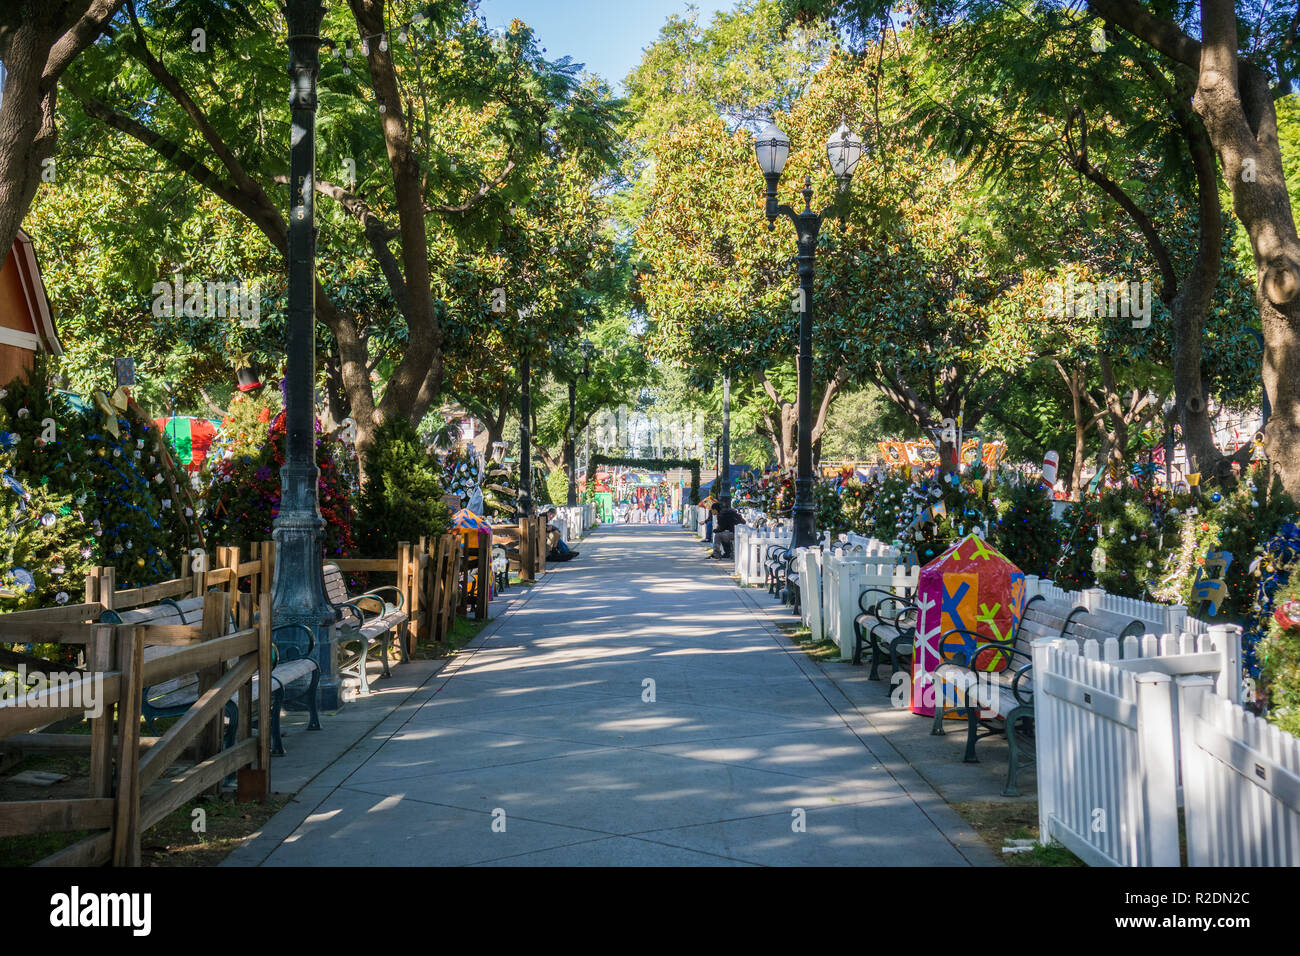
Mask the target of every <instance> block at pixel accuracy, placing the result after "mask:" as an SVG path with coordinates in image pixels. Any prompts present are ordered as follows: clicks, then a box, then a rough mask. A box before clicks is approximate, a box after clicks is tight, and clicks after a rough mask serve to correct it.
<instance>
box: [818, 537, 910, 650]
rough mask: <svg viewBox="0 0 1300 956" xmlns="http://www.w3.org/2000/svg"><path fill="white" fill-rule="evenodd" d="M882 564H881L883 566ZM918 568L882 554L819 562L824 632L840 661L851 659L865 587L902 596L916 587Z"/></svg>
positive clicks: (829, 556) (834, 555)
mask: <svg viewBox="0 0 1300 956" xmlns="http://www.w3.org/2000/svg"><path fill="white" fill-rule="evenodd" d="M882 562H883V563H882ZM919 570H920V569H919V568H917V567H915V566H912V567H908V566H906V565H899V564H896V563H895V558H894V557H892V556H891V557H884V556H881V555H866V554H857V553H854V552H852V551H850V552H849V553H847V554H842V553H840V552H835V553H832V554H827V555H826V557H825V558H824V559H823V561H822V575H823V579H824V581H825V585H824V591H825V593H824V596H823V599H822V605H823V611H822V613H823V616H824V625H823V627H824V631H825V635H826V637H827V638H829V639H830V640H833V641H834V642H835V644H836V646H837V647H838V648H839V649H840V660H852V659H853V647H854V644H855V642H856V636H855V635H854V632H853V619H854V618H855V617H857V616H858V613H859V612H860V610H861V608H860V606H859V604H858V598H859V597H860V596H861V595H862V592H863V591H864V590H865V589H867V588H880V589H881V590H885V591H893V592H894V593H895V594H898V595H902V594H904V593H906V592H908V591H911V590H914V589H915V588H916V580H917V575H918V573H919Z"/></svg>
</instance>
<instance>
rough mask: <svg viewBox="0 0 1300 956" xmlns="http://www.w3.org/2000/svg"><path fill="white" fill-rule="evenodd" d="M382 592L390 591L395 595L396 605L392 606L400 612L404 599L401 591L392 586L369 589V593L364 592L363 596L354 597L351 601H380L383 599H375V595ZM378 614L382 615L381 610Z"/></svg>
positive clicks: (386, 585)
mask: <svg viewBox="0 0 1300 956" xmlns="http://www.w3.org/2000/svg"><path fill="white" fill-rule="evenodd" d="M384 591H392V592H393V593H394V594H396V595H397V603H396V604H395V605H393V606H394V607H396V608H398V609H399V610H400V609H401V607H402V604H403V602H404V601H405V600H406V599H405V598H404V597H403V596H402V592H401V589H400V588H398V587H397V586H396V585H393V584H385V585H382V586H380V587H377V588H371V589H370V590H369V591H367V592H365V593H364V594H358V595H356V596H355V597H354V598H353V599H352V600H353V601H357V602H359V601H360V600H361V599H362V598H373V599H374V600H376V601H382V600H383V599H382V598H379V597H377V595H378V594H380V593H382V592H384ZM380 613H383V609H382V608H381V609H380Z"/></svg>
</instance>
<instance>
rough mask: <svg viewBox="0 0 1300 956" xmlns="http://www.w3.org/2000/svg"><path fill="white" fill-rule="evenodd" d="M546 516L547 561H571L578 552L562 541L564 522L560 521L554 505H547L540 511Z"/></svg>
mask: <svg viewBox="0 0 1300 956" xmlns="http://www.w3.org/2000/svg"><path fill="white" fill-rule="evenodd" d="M542 516H543V517H544V518H546V524H547V532H546V538H547V542H548V544H549V548H548V549H547V552H546V560H547V561H571V560H573V559H574V558H576V557H577V556H578V552H577V551H576V550H574V549H573V548H570V547H569V546H568V544H566V543H565V541H564V537H563V535H564V524H563V522H561V521H560V517H559V514H558V513H557V512H556V510H555V508H554V507H549V508H547V509H546V510H545V511H543V512H542Z"/></svg>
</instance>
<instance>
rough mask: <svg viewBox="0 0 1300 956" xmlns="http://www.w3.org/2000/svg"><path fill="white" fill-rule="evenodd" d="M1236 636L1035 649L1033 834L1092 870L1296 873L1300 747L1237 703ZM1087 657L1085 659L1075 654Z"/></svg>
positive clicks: (1212, 632) (1221, 632) (1044, 644)
mask: <svg viewBox="0 0 1300 956" xmlns="http://www.w3.org/2000/svg"><path fill="white" fill-rule="evenodd" d="M1240 643H1241V630H1240V628H1238V627H1235V626H1232V625H1211V626H1209V627H1207V628H1205V630H1204V632H1202V633H1194V632H1192V631H1184V632H1183V633H1181V634H1179V635H1177V636H1176V637H1175V636H1172V635H1164V636H1162V637H1159V638H1157V637H1155V636H1153V635H1149V634H1148V635H1146V636H1145V637H1143V638H1141V639H1138V638H1128V639H1126V640H1125V641H1124V642H1120V641H1117V640H1114V639H1112V640H1109V641H1106V642H1105V643H1104V644H1103V645H1100V646H1099V645H1098V644H1096V642H1092V641H1089V642H1085V643H1084V644H1083V646H1082V648H1080V647H1079V646H1078V645H1076V644H1075V643H1074V642H1072V641H1061V640H1054V641H1040V642H1037V643H1036V644H1035V645H1034V647H1033V656H1034V722H1035V738H1036V740H1035V743H1036V750H1037V753H1038V767H1037V778H1038V806H1039V828H1040V830H1039V832H1040V835H1041V839H1043V840H1044V842H1046V841H1048V840H1057V841H1059V842H1061V843H1063V844H1064V845H1065V846H1066V847H1068V848H1069V849H1070V850H1071V851H1072V852H1074V853H1075V854H1076V855H1077V856H1079V857H1080V858H1081V859H1083V860H1084V861H1085V862H1087V863H1089V864H1091V865H1106V866H1178V865H1179V863H1180V857H1179V848H1178V846H1179V839H1178V815H1177V809H1178V807H1179V806H1180V805H1181V806H1182V807H1183V808H1184V816H1185V820H1186V835H1187V860H1188V864H1189V865H1191V866H1266V865H1296V864H1300V741H1297V740H1296V739H1295V738H1293V737H1291V736H1290V735H1289V734H1286V733H1284V732H1282V731H1279V730H1278V729H1277V728H1275V727H1272V726H1271V725H1269V724H1267V723H1265V722H1264V721H1261V720H1259V719H1258V718H1256V717H1253V716H1252V715H1250V714H1248V713H1247V712H1246V711H1245V710H1244V709H1242V708H1241V707H1240V706H1239V704H1238V703H1237V698H1236V697H1235V695H1236V694H1237V693H1239V691H1240V687H1241V682H1240V666H1241V665H1240ZM1080 650H1082V653H1080Z"/></svg>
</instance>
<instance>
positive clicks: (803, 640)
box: [777, 623, 840, 662]
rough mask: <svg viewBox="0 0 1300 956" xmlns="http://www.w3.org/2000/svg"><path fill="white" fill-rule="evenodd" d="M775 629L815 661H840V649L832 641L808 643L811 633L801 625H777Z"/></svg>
mask: <svg viewBox="0 0 1300 956" xmlns="http://www.w3.org/2000/svg"><path fill="white" fill-rule="evenodd" d="M777 627H779V628H780V629H781V631H782V632H783V633H784V634H785V635H786V637H788V638H790V640H791V642H793V643H795V644H798V645H799V647H800V649H801V650H802V651H803V652H804V653H805V654H807V655H808V656H809V657H811V658H812V659H813V660H815V661H819V662H824V661H838V660H839V659H840V648H839V645H838V644H836V643H835V642H834V641H832V640H824V641H816V642H810V641H809V640H808V639H809V638H810V637H812V631H811V630H810V629H809V628H806V627H804V626H803V625H802V624H794V623H790V624H777Z"/></svg>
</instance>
